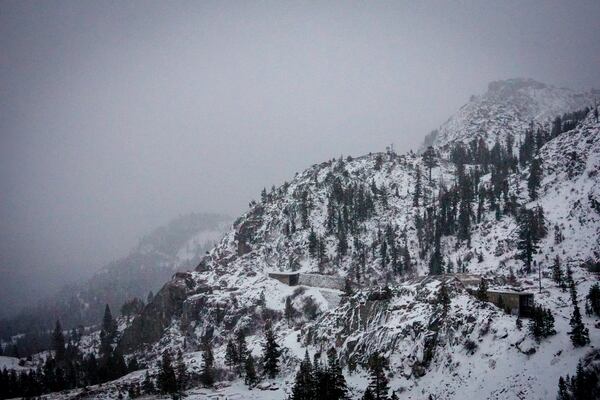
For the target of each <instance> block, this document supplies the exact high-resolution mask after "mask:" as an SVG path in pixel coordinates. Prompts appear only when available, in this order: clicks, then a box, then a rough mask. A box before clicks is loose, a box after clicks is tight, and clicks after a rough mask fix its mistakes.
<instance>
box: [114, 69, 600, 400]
mask: <svg viewBox="0 0 600 400" xmlns="http://www.w3.org/2000/svg"><path fill="white" fill-rule="evenodd" d="M589 100H590V97H589V96H588V95H579V94H576V93H574V92H572V91H570V90H568V89H557V88H554V87H550V86H546V85H542V84H539V83H537V82H534V81H531V80H509V81H504V82H496V83H492V84H491V85H490V90H489V91H488V92H487V93H486V94H485V95H483V96H481V97H480V98H476V99H474V100H473V101H471V102H470V103H469V104H467V105H466V106H465V107H463V108H462V109H461V110H459V112H458V113H457V114H456V115H455V116H454V117H452V118H451V119H450V120H449V121H448V122H447V123H446V124H445V125H444V126H443V127H442V129H441V130H440V134H439V135H438V137H437V138H436V139H435V140H436V141H435V145H436V146H438V147H437V149H438V150H441V151H439V153H440V154H441V156H442V158H441V159H439V160H438V164H439V165H438V166H436V167H434V168H433V169H432V171H431V179H430V178H429V171H428V169H427V167H426V165H425V164H424V162H423V160H422V158H421V157H420V156H417V155H415V154H412V153H409V154H405V155H398V154H395V153H393V152H387V153H375V154H369V155H365V156H361V157H356V158H351V157H347V158H340V159H334V160H330V161H327V162H324V163H321V164H318V165H313V166H312V167H310V168H308V169H307V170H305V171H303V172H301V173H298V174H296V176H295V177H294V178H293V179H292V180H291V181H290V182H286V183H285V184H283V185H282V186H281V187H279V188H277V189H274V190H273V191H271V192H270V193H265V194H264V196H262V199H261V201H260V202H259V203H253V204H252V205H251V207H250V209H249V210H248V212H246V213H245V214H244V215H242V216H241V217H240V218H239V219H238V220H237V221H236V222H235V223H234V224H233V227H232V229H231V230H230V231H229V232H228V233H227V234H226V235H225V237H224V238H223V239H222V240H221V242H220V243H219V244H218V245H217V246H215V247H214V248H213V249H212V250H211V251H210V252H209V254H208V255H206V256H205V257H203V258H202V259H201V260H200V262H199V263H198V267H197V268H196V270H195V271H192V272H186V273H177V274H176V275H175V276H174V277H173V279H171V280H170V281H168V282H167V283H166V284H165V285H164V286H163V288H162V289H161V290H160V292H159V293H157V295H156V296H155V298H154V300H153V301H152V302H151V303H150V304H148V305H147V306H146V308H145V309H144V310H143V312H142V314H141V315H140V316H138V317H136V318H135V320H134V321H133V322H132V323H131V325H130V326H129V327H127V328H126V329H125V331H124V332H123V335H122V336H121V338H120V343H119V348H120V350H122V351H124V352H125V353H136V354H137V355H138V356H139V357H140V358H141V360H142V361H145V362H147V363H148V365H155V361H156V360H157V358H158V357H159V356H160V354H162V352H163V351H164V350H165V349H170V350H171V351H176V350H178V349H182V350H183V351H184V352H185V353H186V354H185V359H186V362H187V364H188V367H189V368H190V369H191V370H192V371H196V372H197V371H198V368H199V366H200V365H201V362H202V357H201V353H200V352H199V351H198V349H199V343H200V340H201V338H202V337H203V336H205V335H206V336H208V337H210V338H211V341H212V345H213V347H214V352H215V358H216V364H217V365H218V366H223V365H224V354H225V344H226V342H227V340H228V339H229V338H231V337H232V335H234V334H235V333H236V332H239V331H243V332H244V333H245V334H246V335H247V340H248V348H249V350H250V351H251V352H252V353H253V354H254V355H255V356H256V357H260V355H261V337H262V330H263V327H264V326H265V323H266V322H267V321H271V322H272V323H273V324H274V328H275V331H276V333H277V337H278V340H279V343H280V344H281V345H282V347H283V355H282V373H281V376H280V377H279V378H278V379H276V380H274V381H273V382H267V383H268V384H267V385H266V386H264V387H265V388H268V390H265V391H257V390H256V389H255V390H254V391H252V392H249V391H247V389H245V388H244V387H243V385H241V382H240V381H239V380H238V381H234V382H233V383H232V384H231V387H229V388H227V387H226V388H220V389H215V390H212V389H194V390H192V391H191V393H190V394H191V396H190V398H199V399H200V398H206V396H208V395H210V394H215V395H216V393H221V394H223V395H224V396H227V397H230V398H236V397H237V398H257V399H261V398H263V399H271V398H273V399H275V398H278V399H283V398H286V397H287V396H288V395H289V387H290V381H291V380H293V374H294V372H295V369H296V367H297V364H298V361H299V360H300V359H301V358H302V356H303V354H304V351H305V350H308V351H309V352H310V354H311V356H312V355H314V354H316V353H320V352H323V351H324V350H326V349H328V348H329V347H331V346H333V347H336V348H337V350H338V352H339V354H340V355H341V359H342V363H343V364H344V366H345V374H346V378H347V380H348V381H349V383H350V386H351V389H352V391H351V393H352V397H353V398H360V396H362V393H363V391H364V388H365V386H366V375H365V371H364V369H362V367H361V365H362V364H361V363H362V362H364V361H365V358H366V357H367V356H368V355H369V354H370V353H372V352H373V351H375V350H379V351H381V352H383V353H384V354H385V355H386V356H387V357H389V358H390V361H391V367H392V368H391V371H390V375H391V387H392V389H395V390H399V391H401V392H402V398H407V399H422V398H427V396H428V395H430V394H431V395H433V396H435V397H434V398H439V399H459V398H463V397H467V396H470V397H473V398H478V399H479V398H481V399H484V398H491V399H521V398H528V399H547V398H553V397H554V396H555V393H556V390H555V388H556V383H557V380H558V377H559V376H561V375H565V374H566V373H572V371H574V369H575V366H576V365H577V361H578V360H579V359H580V358H581V357H583V356H584V355H585V353H586V352H587V351H589V350H590V348H591V347H589V346H586V347H583V348H579V349H574V348H573V346H572V344H571V342H570V340H569V336H568V334H567V332H568V331H569V330H570V328H569V318H570V313H571V310H572V308H571V304H570V298H569V294H568V293H565V292H562V291H561V290H560V289H559V288H558V287H557V286H556V284H555V283H554V282H553V281H552V280H551V279H550V277H551V273H550V266H551V265H552V262H553V260H554V258H555V257H556V256H558V257H559V258H560V259H561V261H562V262H563V265H566V264H567V263H568V264H569V265H571V267H572V269H573V276H574V279H575V282H576V285H577V289H578V292H579V298H578V300H579V302H580V304H581V303H582V302H583V300H584V296H585V294H586V293H587V291H588V290H589V288H590V286H591V285H592V284H593V282H595V281H596V280H597V277H596V276H595V275H593V274H592V273H590V272H588V271H587V269H586V268H585V267H584V266H583V263H584V262H585V261H588V260H592V261H595V262H598V260H600V240H598V238H599V237H600V147H599V146H600V145H599V143H600V123H598V120H597V117H596V116H595V115H594V113H593V112H590V113H589V114H588V115H587V117H586V118H585V119H584V120H583V121H581V123H580V124H579V125H578V126H577V127H576V128H575V129H573V130H571V131H569V132H565V133H562V134H560V135H559V136H557V137H555V138H554V139H552V140H550V141H549V142H547V143H546V144H545V145H543V147H541V149H539V152H538V154H537V157H538V158H539V159H540V161H541V169H542V182H541V187H540V189H539V191H538V195H539V196H538V199H536V200H535V201H530V198H529V195H528V190H527V177H528V176H529V166H528V165H525V166H524V167H522V168H518V167H517V166H518V163H516V162H515V163H514V166H513V167H511V170H510V172H509V173H508V174H507V175H506V177H505V178H503V179H505V185H504V186H503V187H504V188H505V189H503V191H504V193H503V194H502V195H498V196H497V198H494V200H493V202H495V204H490V203H491V201H490V197H489V196H488V195H481V197H478V196H479V193H484V194H485V193H487V192H490V191H491V190H492V185H493V177H492V174H491V173H489V172H488V171H487V170H484V168H480V167H481V166H477V165H466V166H465V170H466V171H467V172H473V171H479V173H475V175H478V178H479V180H478V181H476V182H478V183H477V187H476V188H474V190H473V191H474V193H475V195H474V197H473V198H474V200H473V203H476V202H477V201H478V200H480V203H481V204H480V206H479V210H478V211H479V212H476V211H475V209H473V212H472V214H473V215H471V218H470V220H471V224H470V229H469V234H470V240H464V239H460V240H459V238H458V236H457V234H456V232H454V231H450V232H445V233H443V234H442V235H441V238H439V245H438V246H437V247H439V251H440V258H441V259H442V260H443V263H444V266H445V271H446V272H448V271H449V269H450V268H449V266H450V265H452V266H453V268H454V269H453V271H454V272H456V271H459V270H460V271H462V272H469V273H472V274H480V275H485V276H487V277H488V278H489V280H490V282H491V285H492V286H493V287H495V288H502V287H506V286H510V287H511V288H512V289H513V290H523V291H530V292H535V301H536V303H537V304H540V305H542V306H544V307H548V308H550V309H551V310H552V312H553V314H554V317H555V319H556V330H557V334H556V335H555V336H552V337H550V338H547V339H544V340H542V341H540V342H539V343H538V342H536V341H534V340H533V339H532V338H531V336H530V335H529V334H528V331H527V321H525V323H524V325H525V327H523V329H522V330H519V329H517V327H516V320H517V318H516V316H513V315H508V314H506V313H504V312H503V311H502V310H500V309H499V308H497V307H496V306H494V305H492V304H490V303H485V302H481V301H478V300H476V299H475V298H474V297H473V296H472V295H471V294H469V292H468V291H467V290H466V289H465V287H464V286H463V285H462V284H461V283H460V282H459V281H458V280H457V279H456V278H455V277H454V276H453V275H451V274H446V275H440V276H436V277H433V276H427V274H428V273H429V263H430V260H431V259H432V258H433V254H434V252H435V247H436V246H434V245H433V244H432V243H433V242H435V235H434V233H433V232H432V231H431V230H432V227H434V229H441V227H440V226H436V224H435V221H436V220H437V218H439V215H440V214H441V211H440V210H439V209H438V208H439V207H440V204H441V199H442V197H443V196H444V195H446V194H448V193H450V194H451V195H452V196H459V191H458V190H455V189H453V187H454V185H455V184H456V182H457V181H458V177H457V175H458V174H459V171H460V170H459V168H458V167H457V166H456V165H455V164H453V163H451V162H450V161H449V160H448V159H447V158H446V156H447V154H448V153H447V151H445V150H446V149H448V148H449V147H450V146H452V145H453V144H455V143H468V142H471V141H472V140H473V139H476V138H477V137H482V138H483V139H484V140H486V141H487V143H488V146H489V147H490V148H491V147H492V145H493V144H494V143H495V142H496V141H497V140H498V141H499V142H501V143H503V144H504V143H505V142H506V136H507V135H509V134H510V135H512V136H513V137H515V138H516V140H515V146H517V145H518V143H519V138H520V137H521V136H522V135H524V133H525V130H526V129H527V128H528V127H529V126H530V123H531V122H533V123H535V124H539V125H540V126H545V124H546V122H547V121H550V120H552V119H553V118H554V117H556V116H557V115H562V114H563V113H566V112H571V111H574V110H576V109H580V108H583V107H585V106H591V105H593V102H590V101H589ZM511 150H513V151H511V153H513V154H516V153H517V152H516V151H514V150H516V149H511ZM418 177H420V178H418ZM419 179H420V185H421V187H420V195H419V196H416V197H417V198H418V201H415V192H417V191H418V190H417V187H418V184H417V182H418V180H419ZM453 190H455V191H454V192H453ZM475 199H478V200H475ZM509 199H510V200H509ZM461 201H462V200H461ZM459 203H460V201H459V200H457V199H456V198H453V199H451V201H449V203H448V204H451V205H452V207H454V208H457V207H459ZM498 204H499V206H498V207H496V205H498ZM515 205H516V206H518V207H526V208H533V207H537V206H538V205H541V206H542V207H543V209H544V212H545V220H546V226H547V228H548V231H549V234H548V235H547V236H546V237H545V238H543V239H541V241H540V248H541V249H542V251H540V252H539V253H538V254H534V256H533V258H534V263H533V265H534V270H533V273H529V274H528V273H526V272H525V271H524V268H523V263H522V261H520V260H517V259H515V255H516V241H517V223H516V221H515V214H516V212H515V210H514V206H515ZM510 207H513V210H512V211H510ZM498 210H502V212H499V211H498ZM507 210H508V211H507ZM446 212H450V211H446ZM453 212H454V211H453ZM475 214H479V215H478V216H476V215H475ZM555 232H556V235H555ZM178 254H179V255H181V256H183V255H185V254H187V251H186V250H181V251H180V252H178ZM538 268H539V272H540V274H539V275H538ZM273 271H277V272H299V273H303V274H304V273H313V274H321V275H322V276H323V275H327V276H329V277H337V278H339V279H341V280H344V279H348V280H350V281H351V282H352V287H353V290H354V291H355V294H354V295H352V296H344V295H343V293H342V292H341V291H339V290H336V289H331V288H325V287H323V286H326V285H325V284H322V285H321V284H320V283H319V279H318V278H316V279H311V280H310V285H301V286H297V287H293V286H288V285H286V284H284V283H281V282H280V281H278V280H275V279H272V278H270V277H269V276H268V273H269V272H273ZM450 272H452V271H450ZM540 275H541V277H542V278H541V285H542V291H541V292H538V291H537V290H538V287H539V284H540V282H538V281H537V278H538V276H540ZM322 280H323V281H325V278H323V279H322ZM442 281H445V282H446V285H447V286H448V287H449V292H450V299H451V304H450V306H449V309H448V311H447V312H444V310H443V308H442V307H441V306H440V305H439V304H438V302H437V298H438V291H439V289H440V282H442ZM385 285H387V286H388V287H389V291H388V290H383V289H380V287H381V286H385ZM286 298H289V299H290V304H291V307H292V309H293V312H292V317H291V318H290V320H289V321H288V320H286V318H284V317H283V316H284V310H285V303H286ZM340 299H341V302H340ZM288 311H289V310H288ZM584 322H585V324H586V326H588V327H589V328H590V339H591V346H595V347H598V346H599V345H600V329H598V328H596V326H600V325H598V323H597V321H595V320H594V319H593V318H592V317H589V316H584ZM351 366H352V367H354V366H356V370H354V371H353V372H350V369H351V368H349V367H351ZM352 369H353V368H352ZM150 371H151V373H155V369H154V368H153V367H152V368H150ZM483 371H488V373H484V372H483ZM138 375H139V374H138ZM222 376H223V377H224V378H226V379H227V378H230V379H235V377H234V376H233V375H232V374H231V373H229V374H228V373H227V372H226V371H222ZM123 379H124V380H126V379H135V377H133V378H127V377H125V378H123ZM270 383H273V385H270ZM225 385H227V384H225Z"/></svg>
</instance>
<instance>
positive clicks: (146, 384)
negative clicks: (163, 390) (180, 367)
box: [142, 370, 156, 394]
mask: <svg viewBox="0 0 600 400" xmlns="http://www.w3.org/2000/svg"><path fill="white" fill-rule="evenodd" d="M142 390H143V391H144V393H146V394H154V391H155V390H156V388H155V387H154V381H153V380H152V378H150V374H149V373H148V370H146V375H145V376H144V381H143V382H142Z"/></svg>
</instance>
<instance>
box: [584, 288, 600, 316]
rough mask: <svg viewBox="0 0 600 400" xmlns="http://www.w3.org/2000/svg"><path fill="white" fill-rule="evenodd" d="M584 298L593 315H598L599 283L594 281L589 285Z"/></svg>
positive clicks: (599, 311) (599, 302)
mask: <svg viewBox="0 0 600 400" xmlns="http://www.w3.org/2000/svg"><path fill="white" fill-rule="evenodd" d="M586 299H587V303H588V304H589V309H590V311H591V312H592V313H594V314H595V315H597V316H600V285H599V284H598V283H595V284H593V285H592V287H590V291H589V292H588V295H587V296H586Z"/></svg>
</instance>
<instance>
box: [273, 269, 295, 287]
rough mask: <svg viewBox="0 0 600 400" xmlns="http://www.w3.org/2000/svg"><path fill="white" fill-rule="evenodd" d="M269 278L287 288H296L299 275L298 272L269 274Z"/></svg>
mask: <svg viewBox="0 0 600 400" xmlns="http://www.w3.org/2000/svg"><path fill="white" fill-rule="evenodd" d="M269 278H273V279H277V280H278V281H279V282H281V283H285V284H286V285H288V286H297V285H298V281H299V280H300V274H299V273H298V272H269Z"/></svg>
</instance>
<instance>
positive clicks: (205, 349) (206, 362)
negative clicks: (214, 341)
mask: <svg viewBox="0 0 600 400" xmlns="http://www.w3.org/2000/svg"><path fill="white" fill-rule="evenodd" d="M214 363H215V357H214V355H213V351H212V345H211V343H210V339H209V338H208V336H207V335H205V336H203V337H202V368H201V370H200V382H202V384H203V385H204V386H208V387H211V386H212V385H213V384H214V383H215V373H214Z"/></svg>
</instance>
